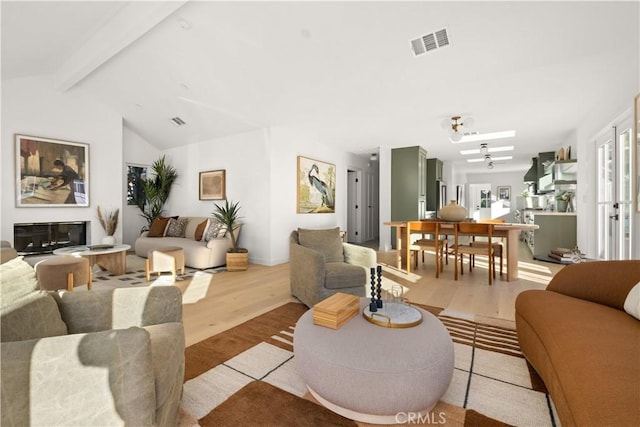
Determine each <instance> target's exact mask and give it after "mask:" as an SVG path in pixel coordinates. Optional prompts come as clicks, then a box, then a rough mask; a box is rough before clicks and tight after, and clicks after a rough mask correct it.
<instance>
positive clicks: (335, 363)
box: [293, 298, 454, 424]
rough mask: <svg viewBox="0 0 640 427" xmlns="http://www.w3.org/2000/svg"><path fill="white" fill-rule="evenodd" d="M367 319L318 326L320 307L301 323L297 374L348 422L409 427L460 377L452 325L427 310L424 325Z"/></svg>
mask: <svg viewBox="0 0 640 427" xmlns="http://www.w3.org/2000/svg"><path fill="white" fill-rule="evenodd" d="M366 304H367V299H366V298H362V299H361V300H360V313H358V314H357V315H356V316H355V317H354V318H353V319H351V320H350V321H349V322H347V323H346V324H345V325H343V326H342V327H341V328H340V329H337V330H334V329H329V328H325V327H323V326H318V325H314V324H313V309H312V310H309V311H307V312H306V313H305V314H303V315H302V317H301V318H300V319H299V320H298V323H297V324H296V327H295V332H294V338H293V351H294V355H295V362H296V368H297V370H298V373H299V374H300V376H301V377H302V378H303V380H304V381H305V383H306V384H307V387H308V389H309V391H310V392H311V394H312V395H313V396H314V397H315V398H316V399H317V400H318V401H319V402H320V403H322V404H323V405H324V406H326V407H327V408H329V409H330V410H332V411H333V412H336V413H338V414H340V415H342V416H345V417H347V418H350V419H353V420H356V421H361V422H366V423H374V424H397V423H401V422H405V421H406V419H407V415H408V414H411V413H413V414H418V413H420V414H422V415H425V414H426V413H427V412H429V411H430V410H431V409H433V407H434V406H435V404H436V403H437V402H438V400H439V399H440V397H441V396H442V395H443V394H444V393H445V392H446V391H447V388H448V387H449V383H450V382H451V378H452V376H453V363H454V357H453V342H452V341H451V337H450V336H449V332H448V331H447V329H446V328H445V327H444V325H443V324H442V323H441V322H440V321H439V320H438V319H437V318H436V317H435V316H433V315H432V314H431V313H428V312H426V311H424V310H420V311H421V313H422V316H423V321H422V323H421V324H419V325H417V326H414V327H410V328H386V327H382V326H377V325H374V324H373V323H370V322H368V321H367V320H365V319H364V318H363V316H362V309H363V308H364V307H365V305H366Z"/></svg>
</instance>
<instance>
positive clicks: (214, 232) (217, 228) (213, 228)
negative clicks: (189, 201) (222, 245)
mask: <svg viewBox="0 0 640 427" xmlns="http://www.w3.org/2000/svg"><path fill="white" fill-rule="evenodd" d="M221 230H222V224H220V223H219V222H218V221H213V220H211V221H209V227H207V231H205V232H204V236H202V240H204V241H205V242H208V241H209V240H211V239H215V238H216V237H219V235H220V232H221Z"/></svg>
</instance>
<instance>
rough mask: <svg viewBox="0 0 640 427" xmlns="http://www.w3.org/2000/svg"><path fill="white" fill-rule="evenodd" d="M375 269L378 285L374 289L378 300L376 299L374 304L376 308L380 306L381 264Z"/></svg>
mask: <svg viewBox="0 0 640 427" xmlns="http://www.w3.org/2000/svg"><path fill="white" fill-rule="evenodd" d="M372 270H373V269H372ZM376 270H377V273H378V286H377V289H376V290H377V293H378V300H377V301H376V305H377V306H378V308H382V266H381V265H379V266H378V267H377V268H376Z"/></svg>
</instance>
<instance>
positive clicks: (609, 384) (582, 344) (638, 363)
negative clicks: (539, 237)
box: [516, 261, 640, 427]
mask: <svg viewBox="0 0 640 427" xmlns="http://www.w3.org/2000/svg"><path fill="white" fill-rule="evenodd" d="M638 282H640V261H600V262H588V263H580V264H573V265H569V266H566V267H565V268H563V269H562V270H561V271H560V272H559V273H558V274H556V276H555V277H554V278H553V280H552V281H551V283H549V285H548V286H547V289H546V290H528V291H524V292H522V293H521V294H520V295H518V298H517V299H516V328H517V330H518V340H519V342H520V347H521V349H522V352H523V353H524V355H525V357H526V358H527V360H528V361H529V362H530V363H531V365H533V367H534V368H535V370H536V371H537V372H538V374H539V375H540V377H542V379H543V380H544V383H545V385H546V386H547V389H548V390H549V393H550V394H551V398H552V399H553V402H554V404H555V406H556V409H557V412H558V415H559V417H560V421H561V423H562V425H563V427H566V426H604V425H611V426H627V425H634V426H638V425H640V320H638V319H636V318H635V317H633V316H631V315H630V314H628V313H627V312H625V311H624V303H625V299H626V298H627V295H628V294H629V291H630V290H631V289H632V288H633V287H634V285H635V284H636V283H638Z"/></svg>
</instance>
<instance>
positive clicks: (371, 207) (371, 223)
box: [364, 173, 379, 242]
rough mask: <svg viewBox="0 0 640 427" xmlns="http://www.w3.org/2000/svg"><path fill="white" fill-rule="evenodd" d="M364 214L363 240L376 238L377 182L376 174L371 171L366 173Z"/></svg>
mask: <svg viewBox="0 0 640 427" xmlns="http://www.w3.org/2000/svg"><path fill="white" fill-rule="evenodd" d="M365 177H366V192H367V196H366V206H367V211H366V216H365V229H366V233H365V234H366V235H365V236H364V237H365V241H366V242H368V241H369V240H375V239H377V238H378V233H379V232H378V230H379V225H378V215H379V209H378V182H377V180H376V176H375V175H374V174H372V173H366V175H365Z"/></svg>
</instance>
